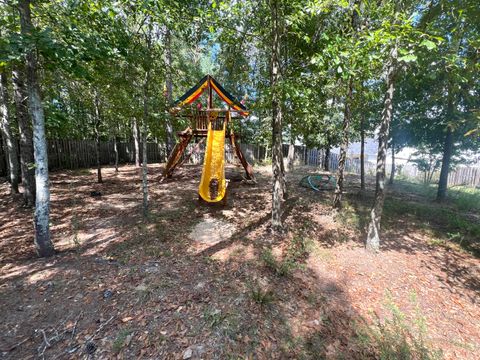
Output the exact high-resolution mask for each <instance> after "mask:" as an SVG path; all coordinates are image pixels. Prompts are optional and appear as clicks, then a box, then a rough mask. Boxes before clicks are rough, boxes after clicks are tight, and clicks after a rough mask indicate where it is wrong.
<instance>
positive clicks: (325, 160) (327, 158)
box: [323, 141, 330, 171]
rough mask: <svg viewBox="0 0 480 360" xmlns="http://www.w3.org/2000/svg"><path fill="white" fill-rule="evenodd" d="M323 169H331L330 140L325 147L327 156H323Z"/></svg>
mask: <svg viewBox="0 0 480 360" xmlns="http://www.w3.org/2000/svg"><path fill="white" fill-rule="evenodd" d="M323 170H324V171H330V141H328V144H327V147H326V148H325V157H324V158H323Z"/></svg>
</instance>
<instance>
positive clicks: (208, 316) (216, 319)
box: [203, 307, 225, 328]
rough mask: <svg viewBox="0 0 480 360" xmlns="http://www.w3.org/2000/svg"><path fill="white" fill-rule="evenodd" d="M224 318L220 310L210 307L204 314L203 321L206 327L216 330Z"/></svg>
mask: <svg viewBox="0 0 480 360" xmlns="http://www.w3.org/2000/svg"><path fill="white" fill-rule="evenodd" d="M224 318H225V317H224V315H223V314H222V311H221V310H220V309H216V308H211V307H209V308H207V309H205V310H204V312H203V319H204V320H205V323H206V325H207V326H209V327H210V328H215V327H217V326H218V325H220V324H221V323H222V321H223V320H224Z"/></svg>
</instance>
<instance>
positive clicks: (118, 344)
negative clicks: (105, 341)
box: [112, 329, 133, 354]
mask: <svg viewBox="0 0 480 360" xmlns="http://www.w3.org/2000/svg"><path fill="white" fill-rule="evenodd" d="M131 333H133V330H131V329H123V330H120V332H119V333H118V334H117V336H116V337H115V340H114V341H113V344H112V351H113V352H114V353H115V354H118V353H119V352H120V351H121V350H122V348H123V347H124V345H125V341H126V340H127V337H128V336H129V335H130V334H131Z"/></svg>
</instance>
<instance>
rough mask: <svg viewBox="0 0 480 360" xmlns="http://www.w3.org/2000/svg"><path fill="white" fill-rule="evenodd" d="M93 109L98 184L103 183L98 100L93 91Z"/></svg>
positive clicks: (96, 94)
mask: <svg viewBox="0 0 480 360" xmlns="http://www.w3.org/2000/svg"><path fill="white" fill-rule="evenodd" d="M94 108H95V156H96V160H97V182H98V183H99V184H101V183H103V179H102V164H101V162H100V123H101V119H100V99H99V97H98V93H97V91H96V90H95V98H94Z"/></svg>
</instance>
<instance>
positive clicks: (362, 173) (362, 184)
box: [360, 115, 365, 191]
mask: <svg viewBox="0 0 480 360" xmlns="http://www.w3.org/2000/svg"><path fill="white" fill-rule="evenodd" d="M360 191H365V116H364V115H362V116H361V118H360Z"/></svg>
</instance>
